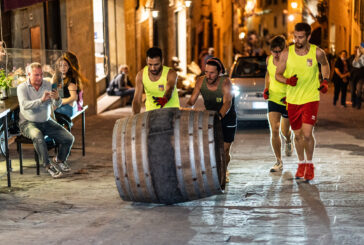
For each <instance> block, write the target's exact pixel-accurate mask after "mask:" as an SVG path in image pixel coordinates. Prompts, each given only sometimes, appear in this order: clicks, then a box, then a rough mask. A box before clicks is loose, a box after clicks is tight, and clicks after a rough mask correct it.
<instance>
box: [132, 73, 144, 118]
mask: <svg viewBox="0 0 364 245" xmlns="http://www.w3.org/2000/svg"><path fill="white" fill-rule="evenodd" d="M143 91H144V85H143V70H141V71H139V72H138V74H137V76H136V78H135V93H134V99H133V103H132V108H133V114H134V115H135V114H138V113H139V112H140V109H141V107H142V98H143Z"/></svg>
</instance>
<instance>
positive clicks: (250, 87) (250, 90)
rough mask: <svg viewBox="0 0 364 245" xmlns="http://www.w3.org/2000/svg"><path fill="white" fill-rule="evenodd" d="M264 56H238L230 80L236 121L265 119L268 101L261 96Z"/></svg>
mask: <svg viewBox="0 0 364 245" xmlns="http://www.w3.org/2000/svg"><path fill="white" fill-rule="evenodd" d="M265 59H266V57H263V56H259V57H239V58H238V59H237V60H236V61H235V62H234V64H233V67H232V69H231V72H230V80H231V82H232V84H233V93H234V95H235V108H236V114H237V118H238V121H255V120H267V108H268V103H267V101H265V100H264V98H263V90H264V77H265V73H266V71H267V68H266V63H265Z"/></svg>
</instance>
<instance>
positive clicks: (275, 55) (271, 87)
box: [263, 36, 292, 172]
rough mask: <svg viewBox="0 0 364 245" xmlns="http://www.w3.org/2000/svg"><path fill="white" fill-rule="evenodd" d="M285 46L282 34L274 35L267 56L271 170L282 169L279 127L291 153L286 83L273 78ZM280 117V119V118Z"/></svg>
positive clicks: (266, 86) (266, 95) (265, 90)
mask: <svg viewBox="0 0 364 245" xmlns="http://www.w3.org/2000/svg"><path fill="white" fill-rule="evenodd" d="M285 48H286V40H285V39H284V37H283V36H276V37H274V38H273V39H272V41H271V43H270V50H271V52H272V55H270V56H269V57H267V61H266V63H267V73H266V75H265V89H264V93H263V97H264V99H266V100H268V121H269V126H270V132H271V145H272V148H273V152H274V155H275V157H276V163H275V164H274V165H273V167H272V168H271V169H270V171H271V172H278V171H282V169H283V162H282V157H281V137H280V134H279V128H280V129H281V132H282V135H283V137H284V139H285V153H286V156H291V155H292V142H291V131H290V129H289V120H288V112H287V109H286V104H285V98H286V86H287V85H286V84H282V83H280V82H277V81H276V79H275V75H276V68H277V64H278V62H279V57H280V56H281V53H282V51H283V50H284V49H285ZM281 118H282V120H281Z"/></svg>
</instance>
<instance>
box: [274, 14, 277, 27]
mask: <svg viewBox="0 0 364 245" xmlns="http://www.w3.org/2000/svg"><path fill="white" fill-rule="evenodd" d="M274 28H277V16H274Z"/></svg>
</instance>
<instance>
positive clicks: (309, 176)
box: [304, 163, 315, 181]
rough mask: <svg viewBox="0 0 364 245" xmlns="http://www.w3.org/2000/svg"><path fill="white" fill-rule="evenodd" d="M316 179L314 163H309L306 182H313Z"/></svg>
mask: <svg viewBox="0 0 364 245" xmlns="http://www.w3.org/2000/svg"><path fill="white" fill-rule="evenodd" d="M313 177H315V174H314V166H313V163H307V164H306V168H305V176H304V178H305V180H306V181H308V180H312V179H313Z"/></svg>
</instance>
